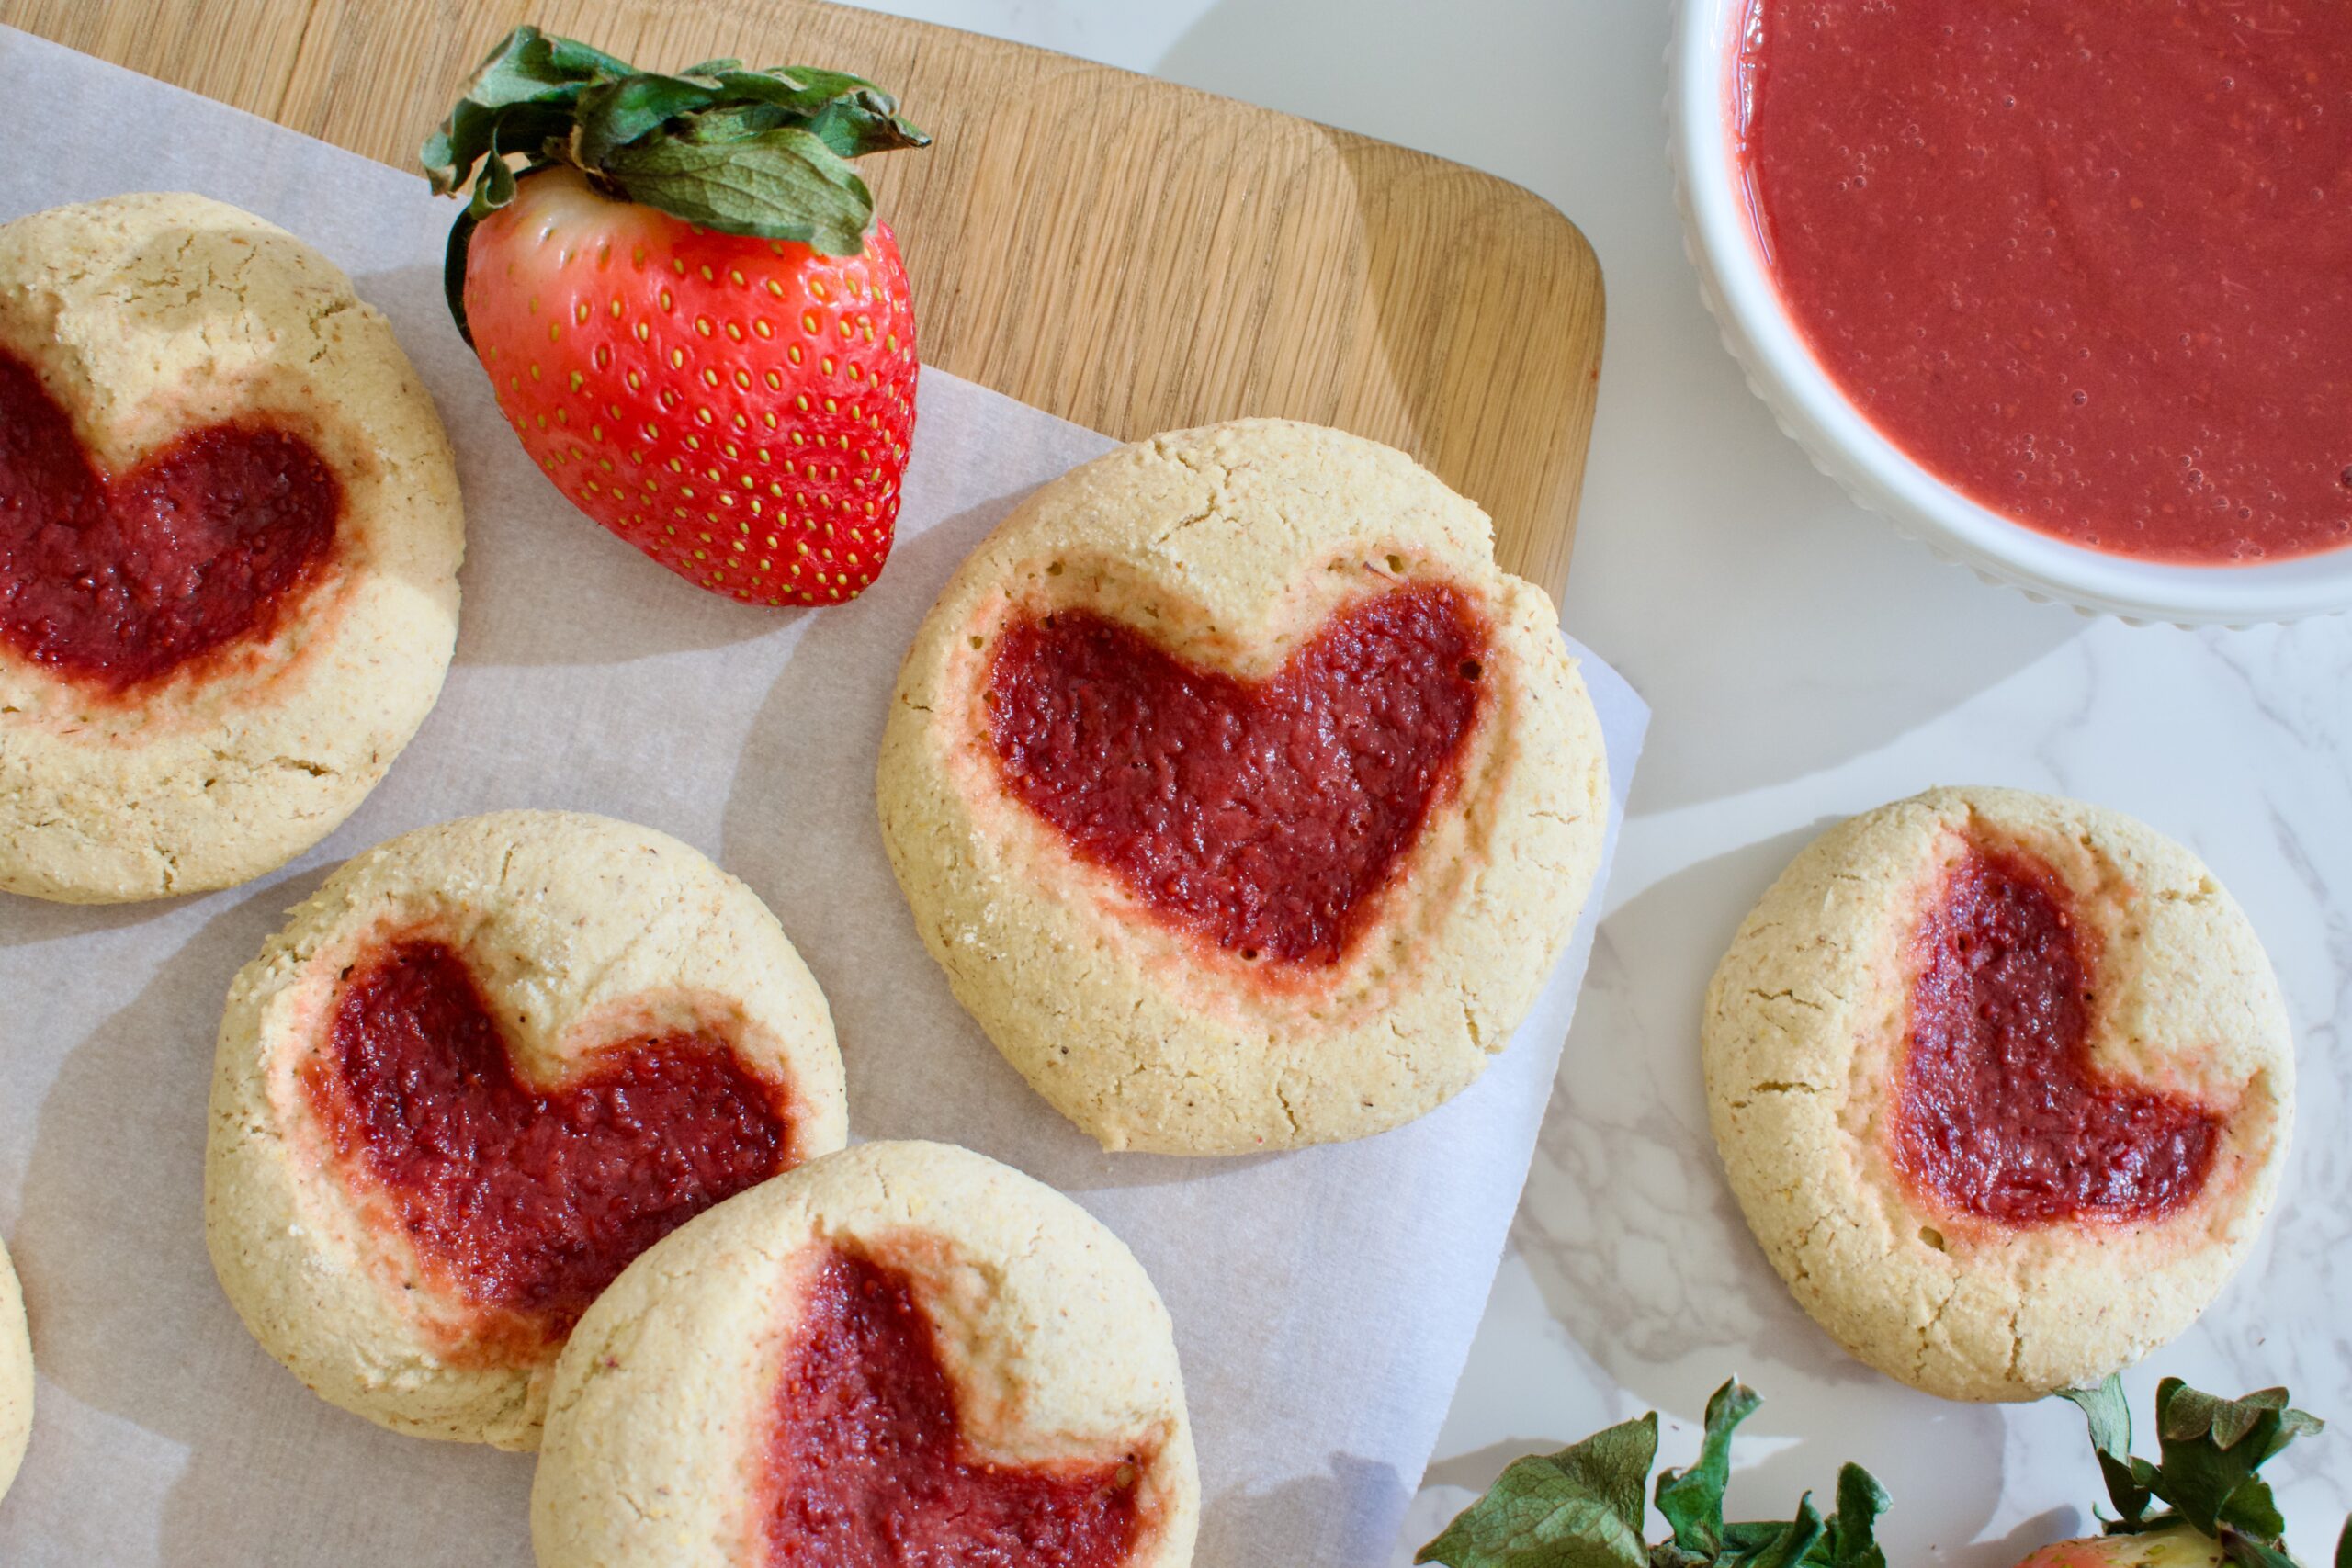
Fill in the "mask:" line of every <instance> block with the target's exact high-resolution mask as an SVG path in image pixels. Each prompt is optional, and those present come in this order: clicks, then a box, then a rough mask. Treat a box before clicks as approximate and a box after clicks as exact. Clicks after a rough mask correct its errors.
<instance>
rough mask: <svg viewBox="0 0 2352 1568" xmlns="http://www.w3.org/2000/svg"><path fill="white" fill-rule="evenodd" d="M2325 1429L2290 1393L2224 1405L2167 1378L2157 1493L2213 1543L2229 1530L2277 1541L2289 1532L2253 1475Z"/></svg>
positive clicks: (2160, 1394) (2159, 1414) (2269, 1392)
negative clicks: (2283, 1531)
mask: <svg viewBox="0 0 2352 1568" xmlns="http://www.w3.org/2000/svg"><path fill="white" fill-rule="evenodd" d="M2321 1425H2322V1424H2321V1422H2320V1421H2319V1419H2318V1418H2317V1417H2316V1416H2310V1415H2307V1414H2305V1413H2304V1412H2302V1411H2300V1410H2294V1409H2290V1408H2289V1407H2288V1404H2287V1391H2286V1390H2285V1389H2283V1388H2267V1389H2263V1390H2261V1391H2259V1392H2257V1393H2250V1394H2247V1395H2246V1396H2245V1398H2243V1399H2221V1398H2217V1397H2216V1396H2214V1395H2212V1394H2210V1393H2200V1392H2199V1391H2198V1390H2196V1389H2193V1388H2190V1387H2189V1386H2188V1384H2186V1383H2184V1382H2181V1381H2180V1380H2179V1379H2178V1378H2166V1379H2165V1380H2164V1382H2161V1383H2159V1384H2157V1386H2156V1438H2157V1442H2158V1444H2159V1445H2160V1449H2161V1452H2162V1455H2163V1457H2162V1458H2161V1459H2160V1460H2159V1461H2158V1462H2157V1464H2156V1468H2155V1474H2154V1478H2153V1482H2152V1488H2151V1489H2152V1490H2153V1491H2154V1494H2155V1495H2157V1496H2159V1497H2161V1498H2163V1499H2164V1500H2165V1502H2167V1503H2169V1504H2171V1505H2172V1506H2173V1507H2174V1508H2175V1509H2177V1511H2178V1512H2179V1514H2180V1517H2182V1518H2185V1519H2187V1520H2188V1522H2189V1523H2190V1524H2192V1525H2195V1526H2196V1527H2197V1528H2198V1529H2200V1530H2203V1531H2204V1532H2205V1533H2206V1534H2207V1535H2210V1536H2215V1537H2217V1538H2218V1537H2219V1535H2220V1534H2221V1531H2222V1528H2223V1527H2224V1526H2227V1525H2234V1526H2237V1527H2239V1528H2241V1529H2250V1530H2252V1531H2253V1532H2255V1533H2256V1534H2259V1535H2261V1536H2263V1537H2266V1538H2269V1539H2272V1540H2275V1539H2276V1538H2277V1536H2278V1533H2279V1531H2280V1529H2283V1528H2284V1527H2283V1524H2275V1523H2274V1521H2278V1507H2277V1506H2276V1505H2275V1504H2274V1503H2273V1502H2272V1500H2271V1497H2270V1493H2269V1488H2268V1487H2267V1486H2265V1485H2263V1484H2262V1483H2259V1482H2256V1481H2255V1479H2254V1472H2255V1471H2256V1469H2257V1468H2258V1467H2260V1466H2261V1465H2262V1464H2263V1463H2264V1462H2265V1461H2267V1460H2269V1459H2270V1458H2271V1457H2272V1456H2273V1455H2275V1454H2277V1453H2278V1450H2281V1449H2283V1448H2285V1447H2286V1446H2287V1445H2288V1444H2289V1443H2290V1442H2292V1441H2294V1440H2295V1438H2299V1437H2301V1436H2304V1435H2306V1434H2308V1433H2312V1432H2316V1431H2318V1430H2319V1429H2320V1427H2321ZM2257 1488H2258V1490H2257Z"/></svg>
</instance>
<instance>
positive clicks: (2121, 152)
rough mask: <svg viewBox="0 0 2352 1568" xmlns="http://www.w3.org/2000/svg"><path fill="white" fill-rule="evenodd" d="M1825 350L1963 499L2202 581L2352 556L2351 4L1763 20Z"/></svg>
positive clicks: (2268, 2) (2087, 6)
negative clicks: (2226, 570) (2330, 554)
mask: <svg viewBox="0 0 2352 1568" xmlns="http://www.w3.org/2000/svg"><path fill="white" fill-rule="evenodd" d="M1746 23H1747V31H1746V33H1745V35H1744V39H1743V44H1744V47H1743V48H1742V50H1741V52H1740V56H1739V62H1738V83H1739V91H1738V94H1737V98H1736V105H1735V113H1736V121H1737V126H1736V131H1737V136H1738V139H1739V150H1740V153H1741V156H1742V160H1743V163H1744V164H1745V167H1744V169H1743V171H1742V172H1743V174H1744V175H1745V177H1746V186H1747V192H1748V195H1749V197H1750V199H1751V202H1752V204H1753V209H1754V213H1755V220H1756V228H1757V231H1758V236H1759V239H1760V241H1761V244H1762V248H1763V251H1764V253H1765V259H1766V262H1767V265H1769V266H1770V269H1771V273H1772V276H1773V281H1774V282H1775V284H1777V286H1778V287H1779V289H1780V293H1781V299H1782V300H1783V301H1784V302H1785V303H1786V304H1787V307H1788V312H1789V315H1790V317H1791V319H1792V321H1794V322H1795V324H1796V326H1797V328H1798V329H1799V331H1800V332H1802V333H1803V334H1804V338H1805V341H1806V344H1807V345H1808V346H1809V347H1810V348H1811V349H1812V351H1813V354H1814V357H1815V359H1817V360H1819V361H1820V363H1821V367H1822V368H1823V369H1824V370H1826V371H1827V372H1828V374H1829V375H1830V377H1831V378H1833V379H1835V380H1836V381H1837V383H1838V388H1839V389H1840V390H1841V391H1843V392H1844V393H1845V395H1846V397H1847V398H1848V400H1850V401H1851V402H1852V403H1853V404H1854V406H1855V407H1856V408H1858V409H1860V411H1861V412H1862V413H1863V414H1864V415H1865V416H1866V417H1867V418H1868V419H1869V420H1870V421H1871V423H1873V424H1874V425H1876V426H1877V427H1878V428H1879V430H1880V431H1881V432H1883V434H1885V436H1886V437H1887V439H1888V440H1889V441H1891V442H1893V443H1894V444H1895V445H1896V446H1900V447H1901V448H1902V449H1903V450H1904V451H1905V453H1907V454H1908V455H1909V456H1910V457H1913V458H1915V459H1916V460H1917V462H1918V463H1919V464H1920V466H1921V467H1923V468H1927V469H1928V470H1929V471H1930V472H1932V473H1933V474H1935V475H1936V476H1937V477H1938V478H1939V479H1943V480H1944V481H1946V482H1947V483H1949V484H1951V485H1952V486H1953V487H1955V488H1956V489H1958V490H1960V491H1963V492H1965V493H1966V494H1967V495H1969V496H1971V497H1972V498H1973V499H1974V500H1976V501H1977V502H1981V503H1982V504H1984V505H1985V506H1987V507H1989V508H1991V509H1993V510H1995V511H1996V512H2000V513H2006V514H2007V515H2008V516H2009V517H2011V518H2014V519H2016V520H2017V521H2018V522H2020V523H2023V524H2025V525H2028V526H2030V527H2032V528H2036V529H2039V530H2041V531H2042V532H2044V533H2047V534H2052V535H2055V536H2058V537H2060V538H2062V539H2066V540H2069V541H2072V542H2074V543H2075V544H2079V545H2085V546H2088V547H2092V548H2095V549H2098V550H2104V551H2108V552H2111V553H2113V554H2117V555H2122V556H2132V557H2137V558H2141V559H2144V560H2152V561H2169V562H2177V563H2183V564H2194V565H2223V566H2226V565H2233V564H2240V563H2245V562H2251V561H2258V560H2265V559H2268V560H2278V559H2282V558H2288V557H2292V556H2303V555H2310V554H2312V553H2313V552H2314V551H2319V550H2332V549H2339V548H2342V547H2346V545H2352V417H2347V414H2346V410H2347V409H2352V103H2347V102H2346V98H2345V73H2346V62H2352V5H2346V4H2345V3H2344V0H2000V3H1999V4H1987V3H1986V0H1898V3H1894V4H1889V3H1888V0H1748V6H1747V14H1746Z"/></svg>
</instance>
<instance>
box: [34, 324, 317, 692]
mask: <svg viewBox="0 0 2352 1568" xmlns="http://www.w3.org/2000/svg"><path fill="white" fill-rule="evenodd" d="M342 513H343V486H342V484H341V483H340V482H339V481H338V480H337V479H336V478H335V476H334V470H333V469H331V468H328V467H327V465H326V463H325V462H324V461H323V460H322V459H321V457H319V455H318V453H317V452H316V451H315V450H313V449H312V448H311V445H310V443H308V442H307V441H304V440H302V439H301V438H300V436H297V435H291V434H287V433H286V432H284V431H280V430H274V429H270V428H268V427H266V426H250V427H249V426H246V425H242V424H210V425H206V426H203V427H202V428H200V429H197V430H192V431H190V432H188V433H187V434H185V435H182V436H180V437H179V438H178V439H177V440H175V441H174V442H172V443H171V444H170V445H169V446H165V447H164V448H163V449H162V450H160V451H158V452H155V453H153V454H152V455H151V456H149V457H145V458H143V459H142V460H141V461H140V463H139V464H138V465H137V466H136V467H134V468H130V469H128V470H126V471H124V472H122V473H119V474H116V475H113V476H111V477H109V476H107V475H103V474H101V473H99V472H98V470H97V468H96V467H95V466H94V465H93V464H92V463H91V461H90V457H89V454H88V452H87V451H85V449H84V447H83V446H82V442H81V438H80V436H79V435H78V434H77V433H76V432H75V431H74V422H73V420H72V419H71V418H70V417H69V416H68V415H67V414H66V412H65V411H64V410H63V409H62V408H60V407H58V406H57V403H56V401H55V400H53V399H52V398H51V397H50V395H49V391H48V389H46V388H44V387H43V386H42V385H41V383H40V378H39V377H38V376H36V375H35V374H34V373H33V371H32V369H31V367H29V366H28V365H26V364H25V363H24V362H23V361H22V360H19V359H17V358H15V357H14V356H12V355H7V354H6V353H0V639H5V640H6V642H7V643H8V645H9V646H11V647H13V648H14V649H16V650H17V652H18V653H20V654H22V655H24V656H25V657H26V658H28V659H30V660H34V661H35V662H37V663H40V664H45V665H48V666H50V667H51V668H52V669H54V670H56V671H60V672H61V673H63V674H65V675H69V676H72V677H74V678H75V679H77V680H80V681H82V682H86V683H88V684H90V685H93V686H96V687H98V688H99V689H101V690H103V691H107V692H109V693H120V692H123V691H127V690H129V689H130V688H131V687H133V686H137V685H140V684H141V683H143V682H148V681H153V680H155V679H158V678H160V677H162V676H164V675H168V674H170V673H172V672H173V671H176V670H178V669H180V668H181V667H182V666H184V665H186V664H187V663H188V662H190V661H191V660H196V659H198V658H199V657H200V656H202V655H204V654H207V653H209V652H211V651H213V650H214V649H220V648H222V647H224V646H226V645H228V644H231V643H233V642H237V641H239V640H241V639H247V638H250V639H254V640H260V639H263V638H266V637H269V636H270V635H271V633H272V632H274V631H275V630H276V629H277V626H278V625H279V623H280V622H281V620H282V619H283V618H284V617H285V615H287V614H288V611H289V610H290V608H291V607H292V606H293V604H295V603H296V602H297V601H298V600H299V599H300V597H301V593H302V591H303V590H304V589H305V588H307V587H308V586H309V585H310V584H311V582H312V581H315V580H316V579H317V578H318V577H319V576H320V574H321V569H322V565H323V563H324V562H325V560H326V558H327V555H328V552H329V551H330V550H331V549H332V548H333V547H334V536H335V525H336V521H337V519H338V518H340V517H341V515H342Z"/></svg>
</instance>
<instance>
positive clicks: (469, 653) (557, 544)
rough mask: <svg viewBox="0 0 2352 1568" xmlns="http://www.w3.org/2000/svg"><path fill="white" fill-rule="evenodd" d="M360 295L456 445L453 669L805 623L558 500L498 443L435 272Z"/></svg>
mask: <svg viewBox="0 0 2352 1568" xmlns="http://www.w3.org/2000/svg"><path fill="white" fill-rule="evenodd" d="M357 288H358V290H359V293H360V295H361V297H362V298H364V299H368V300H369V301H370V302H371V303H373V304H375V305H377V306H378V307H379V308H380V309H382V310H384V312H385V313H386V314H387V315H389V316H390V317H391V318H392V319H393V320H394V321H397V322H399V323H400V324H401V347H403V348H404V349H406V350H407V351H408V355H409V358H410V359H411V361H413V363H414V364H415V366H416V367H417V371H418V373H419V374H420V375H422V376H423V377H424V382H425V385H426V386H428V387H429V388H431V389H433V393H434V397H435V401H436V402H437V403H438V404H439V405H440V409H441V420H442V423H444V424H445V425H447V427H448V428H449V429H450V430H453V431H463V432H465V433H466V438H465V440H464V441H463V442H462V443H460V444H459V446H458V483H459V485H460V486H462V487H463V489H464V491H465V497H466V566H465V571H464V573H463V575H462V577H461V578H460V581H461V583H462V585H463V587H464V589H465V597H466V607H465V614H464V616H463V618H462V620H461V622H460V625H459V630H458V655H457V661H458V663H459V664H489V665H533V664H621V663H626V662H628V660H633V659H642V658H646V657H649V656H651V655H656V654H662V653H676V652H681V651H686V650H690V649H709V648H721V647H725V646H727V645H728V644H730V643H737V642H742V641H745V640H746V639H748V638H751V637H764V636H766V635H767V634H768V633H770V632H773V631H775V630H776V629H777V628H778V627H779V626H786V625H788V624H789V623H790V622H791V621H793V620H794V619H797V617H798V616H800V615H805V614H807V612H806V611H801V610H778V609H769V608H767V607H765V606H763V605H750V604H736V603H735V602H734V601H732V600H729V599H722V598H720V597H719V596H718V594H716V593H712V592H707V591H706V590H704V589H701V588H697V587H696V586H695V585H694V584H693V583H691V582H688V581H686V580H685V579H684V578H682V577H680V576H678V575H677V574H676V573H675V572H673V571H671V570H668V569H667V568H664V567H660V566H656V565H654V564H653V562H652V561H650V560H649V559H647V558H645V556H643V555H642V554H640V553H639V551H638V550H637V548H636V547H634V546H631V545H627V544H624V543H622V542H621V541H620V540H619V539H618V538H616V537H615V536H613V535H612V534H610V533H608V532H606V531H605V529H604V528H603V527H602V526H601V525H597V524H595V523H593V522H591V521H589V520H588V518H586V517H585V516H583V515H582V513H580V512H579V511H578V510H577V509H576V508H575V507H573V506H572V504H571V502H568V501H566V500H564V499H563V496H562V495H561V494H560V492H559V491H557V490H556V488H555V484H554V482H553V481H552V480H550V479H548V477H547V475H546V474H544V473H542V472H540V470H539V468H538V466H537V464H535V463H533V462H531V461H530V459H529V458H527V457H525V456H524V455H523V451H522V448H521V446H519V445H517V444H516V442H515V437H514V436H513V435H512V434H510V433H509V432H508V430H507V427H506V418H505V416H504V415H503V414H502V413H500V412H498V403H497V400H495V399H494V398H492V395H491V389H490V379H489V378H488V377H487V376H485V375H484V374H483V372H482V368H481V362H480V361H478V360H476V359H475V357H474V354H473V350H471V349H469V348H468V347H467V346H466V344H465V340H464V339H462V338H460V337H459V336H458V329H457V328H456V326H455V325H453V324H452V323H451V322H450V321H449V312H448V309H447V306H446V305H445V304H444V303H443V300H442V295H441V270H440V268H438V267H404V268H401V269H400V270H399V271H396V272H379V273H374V274H370V275H369V276H366V277H362V278H360V279H358V280H357ZM419 323H426V324H425V325H424V326H423V327H422V328H421V329H420V326H419Z"/></svg>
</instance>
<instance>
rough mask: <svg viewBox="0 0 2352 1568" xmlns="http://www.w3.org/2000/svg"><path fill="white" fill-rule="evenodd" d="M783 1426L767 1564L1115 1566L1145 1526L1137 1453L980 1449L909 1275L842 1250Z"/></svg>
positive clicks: (772, 1483) (771, 1483)
mask: <svg viewBox="0 0 2352 1568" xmlns="http://www.w3.org/2000/svg"><path fill="white" fill-rule="evenodd" d="M773 1421H774V1425H773V1427H771V1429H770V1432H769V1436H768V1443H767V1497H768V1509H767V1540H768V1558H767V1561H768V1568H784V1565H785V1564H803V1565H806V1568H884V1565H888V1568H902V1565H906V1564H914V1563H935V1564H938V1565H940V1568H946V1565H948V1564H951V1563H953V1564H958V1565H963V1564H969V1565H972V1568H981V1565H998V1564H1001V1565H1002V1568H1110V1565H1111V1564H1114V1563H1118V1562H1125V1560H1126V1558H1127V1555H1128V1552H1129V1551H1131V1550H1132V1549H1133V1547H1134V1545H1135V1543H1136V1537H1137V1535H1138V1533H1139V1530H1138V1526H1139V1524H1140V1519H1139V1517H1138V1511H1137V1507H1136V1478H1137V1475H1138V1473H1139V1472H1140V1470H1141V1467H1142V1464H1143V1463H1144V1462H1145V1461H1144V1460H1143V1458H1142V1456H1130V1457H1129V1458H1128V1459H1127V1460H1126V1461H1124V1462H1114V1463H1107V1464H1106V1463H1101V1462H1094V1461H1067V1462H1062V1463H1049V1464H1040V1465H1031V1466H1021V1465H1011V1464H999V1463H993V1462H990V1461H988V1460H985V1459H982V1458H980V1457H978V1456H977V1455H975V1454H973V1453H972V1452H971V1451H970V1450H969V1448H968V1447H967V1444H966V1442H965V1440H964V1435H963V1426H962V1421H961V1416H960V1415H959V1413H958V1410H957V1404H956V1387H955V1384H954V1383H953V1382H950V1381H949V1379H948V1377H947V1374H946V1372H945V1371H944V1369H943V1368H942V1367H941V1365H940V1359H939V1347H938V1344H937V1341H936V1337H935V1336H934V1335H933V1329H932V1324H931V1317H930V1314H927V1313H925V1312H924V1311H923V1309H922V1303H920V1302H918V1301H917V1300H916V1299H915V1293H914V1291H913V1289H912V1287H911V1286H910V1284H909V1282H908V1280H907V1278H906V1276H905V1275H904V1274H901V1273H899V1271H898V1270H896V1269H889V1268H887V1267H885V1266H883V1265H881V1264H879V1263H876V1262H874V1261H873V1260H871V1259H870V1258H864V1257H861V1256H858V1255H856V1254H854V1253H851V1252H847V1251H844V1250H842V1249H840V1248H835V1249H833V1250H832V1251H831V1253H830V1254H829V1255H828V1256H827V1257H826V1258H825V1260H824V1261H823V1263H822V1264H820V1266H819V1269H818V1270H817V1274H816V1278H815V1280H813V1281H812V1283H811V1285H810V1287H809V1293H808V1295H807V1297H806V1300H805V1303H804V1305H803V1306H802V1309H801V1316H800V1321H799V1324H798V1325H797V1327H796V1328H795V1330H794V1332H793V1337H792V1343H791V1346H790V1348H789V1349H788V1351H787V1352H786V1358H785V1367H784V1375H783V1376H782V1378H781V1379H779V1380H778V1382H777V1384H776V1393H775V1407H774V1415H773Z"/></svg>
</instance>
